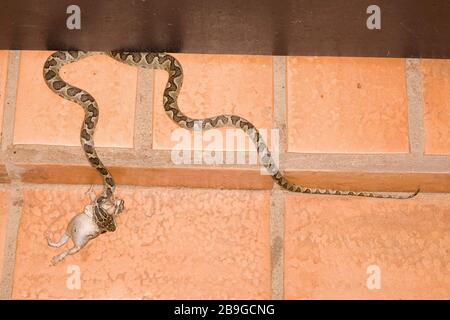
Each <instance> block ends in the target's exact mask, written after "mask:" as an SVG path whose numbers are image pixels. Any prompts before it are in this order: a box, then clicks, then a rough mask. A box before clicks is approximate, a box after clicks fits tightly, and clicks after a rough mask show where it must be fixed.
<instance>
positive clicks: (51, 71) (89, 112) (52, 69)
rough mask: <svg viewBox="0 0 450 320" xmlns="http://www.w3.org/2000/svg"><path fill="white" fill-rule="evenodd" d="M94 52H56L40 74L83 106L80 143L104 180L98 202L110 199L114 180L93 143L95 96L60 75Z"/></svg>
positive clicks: (46, 81)
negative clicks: (71, 64) (62, 69)
mask: <svg viewBox="0 0 450 320" xmlns="http://www.w3.org/2000/svg"><path fill="white" fill-rule="evenodd" d="M93 54H96V53H95V52H85V51H58V52H55V53H53V54H52V55H51V56H50V57H48V58H47V60H46V62H45V64H44V69H43V74H44V79H45V83H46V84H47V86H48V87H49V88H50V89H51V90H52V91H53V92H55V93H56V94H57V95H59V96H60V97H62V98H64V99H66V100H70V101H73V102H75V103H77V104H79V105H80V106H82V107H83V110H84V119H83V123H82V125H81V131H80V142H81V146H82V148H83V151H84V153H85V155H86V158H87V160H88V161H89V163H90V165H91V166H92V167H93V168H95V169H96V170H97V171H98V173H99V174H100V175H101V177H102V179H103V191H102V192H101V194H100V196H99V197H98V198H97V200H96V201H97V203H98V204H100V205H101V204H103V203H105V202H106V201H109V200H110V199H111V198H112V197H113V194H114V190H115V182H114V179H113V177H112V175H111V173H110V172H109V171H108V169H107V168H106V167H105V165H104V164H103V163H102V161H101V160H100V158H99V156H98V154H97V151H96V149H95V144H94V132H95V128H96V125H97V122H98V117H99V108H98V105H97V102H96V101H95V99H94V97H93V96H92V95H91V94H89V93H88V92H87V91H85V90H83V89H80V88H77V87H75V86H72V85H71V84H69V83H67V82H66V81H64V80H63V79H62V78H61V76H60V69H61V68H62V67H63V66H65V65H67V64H70V63H73V62H76V61H79V60H81V59H83V58H86V57H88V56H91V55H93Z"/></svg>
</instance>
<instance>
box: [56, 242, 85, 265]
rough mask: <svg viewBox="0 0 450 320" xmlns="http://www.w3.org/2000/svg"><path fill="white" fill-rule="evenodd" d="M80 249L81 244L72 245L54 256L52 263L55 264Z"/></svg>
mask: <svg viewBox="0 0 450 320" xmlns="http://www.w3.org/2000/svg"><path fill="white" fill-rule="evenodd" d="M80 250H81V247H79V246H74V247H72V248H70V249H67V250H66V251H64V252H62V253H60V254H58V255H57V256H54V257H53V259H52V264H53V265H55V264H57V263H58V262H61V261H63V260H64V258H65V257H67V256H68V255H71V254H75V253H77V252H78V251H80Z"/></svg>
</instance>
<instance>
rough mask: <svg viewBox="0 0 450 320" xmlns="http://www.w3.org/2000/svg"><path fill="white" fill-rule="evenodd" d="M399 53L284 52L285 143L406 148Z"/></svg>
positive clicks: (305, 148) (356, 149)
mask: <svg viewBox="0 0 450 320" xmlns="http://www.w3.org/2000/svg"><path fill="white" fill-rule="evenodd" d="M405 81H406V80H405V63H404V60H401V59H372V58H334V57H333V58H332V57H321V58H315V57H289V58H288V71H287V99H288V113H287V118H288V149H289V151H292V152H337V153H383V152H386V153H387V152H400V153H407V152H409V145H408V118H407V98H406V82H405Z"/></svg>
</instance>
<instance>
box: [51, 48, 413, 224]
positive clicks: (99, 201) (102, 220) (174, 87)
mask: <svg viewBox="0 0 450 320" xmlns="http://www.w3.org/2000/svg"><path fill="white" fill-rule="evenodd" d="M98 53H101V54H106V55H108V56H110V57H111V58H113V59H115V60H117V61H119V62H122V63H126V64H129V65H133V66H138V67H143V68H155V69H163V70H165V71H167V72H168V74H169V78H168V81H167V84H166V87H165V90H164V96H163V104H164V110H165V112H166V114H167V115H168V116H169V118H170V119H172V120H173V121H174V122H175V123H176V124H177V125H178V126H180V127H182V128H186V129H194V126H195V125H197V126H199V127H201V128H202V129H204V130H206V129H211V128H219V127H222V126H234V127H236V128H239V129H242V130H243V131H245V132H246V133H247V134H248V135H249V137H250V139H251V140H252V141H253V143H254V144H255V146H256V150H257V152H258V154H259V157H260V160H261V163H262V164H263V165H264V167H265V168H266V169H267V171H268V172H269V174H270V175H271V176H272V178H273V180H274V181H275V182H276V183H277V184H278V185H280V186H281V187H282V188H283V189H286V190H288V191H292V192H301V193H310V194H325V195H348V196H362V197H373V198H393V199H408V198H412V197H414V196H415V195H416V194H417V193H418V192H419V190H417V191H416V192H415V193H414V194H411V195H408V196H398V195H382V194H375V193H371V192H356V191H341V190H332V189H316V188H309V187H304V186H300V185H296V184H294V183H291V182H289V181H287V180H286V178H284V176H283V174H282V173H281V172H280V170H279V169H278V168H277V166H276V164H275V162H274V160H273V158H272V157H271V153H270V151H269V150H268V148H267V145H266V143H265V142H264V140H263V139H262V137H261V135H260V133H259V131H258V130H257V129H256V128H255V126H254V125H253V124H252V123H251V122H250V121H248V120H246V119H244V118H242V117H240V116H237V115H225V114H222V115H218V116H215V117H211V118H205V119H193V118H190V117H188V116H187V115H185V114H184V113H183V112H182V111H181V110H180V108H179V107H178V103H177V98H178V95H179V93H180V90H181V86H182V83H183V70H182V67H181V64H180V63H179V62H178V60H177V59H175V58H174V57H173V56H171V55H168V54H165V53H145V52H116V51H111V52H85V51H58V52H55V53H53V54H52V55H51V56H50V57H49V58H48V59H47V61H46V62H45V65H44V69H43V72H44V79H45V82H46V84H47V85H48V87H49V88H50V89H51V90H52V91H53V92H55V93H56V94H58V95H59V96H61V97H63V98H64V99H67V100H71V101H74V102H76V103H78V104H79V105H81V106H82V107H83V109H84V112H85V117H84V121H83V124H82V128H81V133H80V140H81V145H82V147H83V150H84V152H85V154H86V157H87V159H88V161H89V163H90V164H91V166H93V167H94V168H95V169H96V170H97V171H98V172H99V174H100V175H101V177H102V179H103V185H104V188H103V191H102V193H101V195H100V196H99V197H97V198H96V200H95V201H96V206H95V208H96V209H95V212H94V218H95V222H96V224H97V225H98V227H99V228H100V229H101V230H102V231H114V230H115V228H116V226H115V220H114V217H113V216H112V215H110V214H108V213H107V211H106V210H103V209H102V208H103V204H105V203H114V201H112V200H114V190H115V182H114V179H113V177H112V175H111V173H110V172H109V171H108V169H107V168H106V167H105V166H104V165H103V163H102V162H101V160H100V158H99V157H98V155H97V152H96V150H95V147H94V131H95V126H96V124H97V121H98V116H99V109H98V105H97V102H96V101H95V99H94V97H92V96H91V95H90V94H89V93H88V92H86V91H85V90H82V89H79V88H76V87H74V86H72V85H70V84H69V83H67V82H65V81H64V80H63V79H62V78H61V77H60V75H59V70H60V68H61V67H62V66H64V65H66V64H69V63H72V62H75V61H78V60H80V59H82V58H85V57H87V56H90V55H92V54H98Z"/></svg>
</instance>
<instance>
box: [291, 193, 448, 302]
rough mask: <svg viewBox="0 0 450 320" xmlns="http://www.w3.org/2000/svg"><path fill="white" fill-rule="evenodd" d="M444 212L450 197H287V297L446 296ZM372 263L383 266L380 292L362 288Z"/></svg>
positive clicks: (446, 253) (446, 272)
mask: <svg viewBox="0 0 450 320" xmlns="http://www.w3.org/2000/svg"><path fill="white" fill-rule="evenodd" d="M449 212H450V196H448V195H421V196H420V195H419V196H418V198H416V199H412V200H402V201H400V200H380V199H367V198H366V199H362V198H346V197H324V196H309V195H289V196H287V197H286V219H285V225H286V231H285V232H286V235H285V297H286V298H288V299H355V298H357V299H427V298H430V299H448V298H449V297H450V263H449V255H448V253H449V251H450V233H449V232H448V228H449V225H450V215H449V214H448V213H449ZM371 265H376V266H378V267H379V268H380V271H381V273H380V275H381V278H380V279H381V282H380V284H381V288H380V289H372V290H369V289H368V287H367V280H368V278H369V276H370V274H367V268H368V267H369V266H371ZM371 272H372V271H371Z"/></svg>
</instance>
